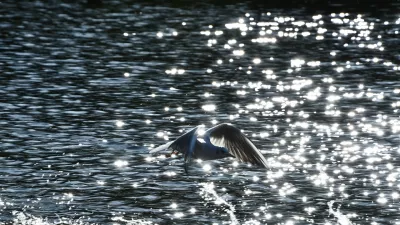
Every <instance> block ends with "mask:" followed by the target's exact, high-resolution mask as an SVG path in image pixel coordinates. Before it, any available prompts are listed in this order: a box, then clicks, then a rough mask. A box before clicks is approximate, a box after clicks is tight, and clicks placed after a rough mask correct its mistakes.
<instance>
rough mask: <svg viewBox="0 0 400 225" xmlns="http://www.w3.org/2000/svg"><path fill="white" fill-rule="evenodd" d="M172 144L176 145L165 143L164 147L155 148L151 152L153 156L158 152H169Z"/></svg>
mask: <svg viewBox="0 0 400 225" xmlns="http://www.w3.org/2000/svg"><path fill="white" fill-rule="evenodd" d="M172 143H174V141H170V142H167V143H165V144H163V145H160V146H158V147H157V148H153V149H151V150H150V153H151V154H153V153H156V152H160V151H163V150H167V149H168V148H169V146H171V144H172Z"/></svg>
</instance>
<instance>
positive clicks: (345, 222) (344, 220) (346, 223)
mask: <svg viewBox="0 0 400 225" xmlns="http://www.w3.org/2000/svg"><path fill="white" fill-rule="evenodd" d="M333 203H335V201H330V202H328V206H329V214H332V215H333V216H335V217H336V218H337V222H338V224H339V225H352V223H351V221H350V219H349V218H348V217H347V216H346V215H344V214H343V213H341V212H340V211H339V208H337V210H336V211H335V210H333V208H332V206H333Z"/></svg>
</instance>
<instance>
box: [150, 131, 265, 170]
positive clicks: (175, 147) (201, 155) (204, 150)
mask: <svg viewBox="0 0 400 225" xmlns="http://www.w3.org/2000/svg"><path fill="white" fill-rule="evenodd" d="M198 128H199V127H195V128H193V129H191V130H190V131H189V132H187V133H185V134H184V135H182V136H180V137H178V138H177V139H175V140H173V141H170V142H168V143H166V144H163V145H161V146H158V147H156V148H154V149H152V150H150V153H156V152H159V151H163V150H168V149H172V153H171V154H173V153H177V152H180V153H182V154H183V155H184V159H185V171H186V173H187V169H188V168H187V167H188V165H189V164H190V162H191V160H192V159H202V160H213V159H222V158H226V157H235V158H237V159H239V160H240V161H241V162H249V163H251V164H255V165H259V166H261V167H265V168H267V167H268V166H267V160H266V159H265V158H264V156H263V155H262V154H261V152H260V151H259V150H258V149H257V147H256V146H254V144H253V143H252V142H251V141H250V139H248V138H247V137H246V136H245V135H244V134H243V133H242V132H241V131H240V130H239V129H238V128H236V127H234V126H233V125H230V124H227V123H222V124H219V125H217V126H215V127H212V128H210V129H208V130H206V131H205V132H204V133H203V134H200V132H198Z"/></svg>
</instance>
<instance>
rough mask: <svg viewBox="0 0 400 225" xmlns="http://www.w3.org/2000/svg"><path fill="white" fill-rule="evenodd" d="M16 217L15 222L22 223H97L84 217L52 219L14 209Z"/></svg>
mask: <svg viewBox="0 0 400 225" xmlns="http://www.w3.org/2000/svg"><path fill="white" fill-rule="evenodd" d="M12 214H13V216H14V219H13V224H21V225H54V224H71V225H95V223H88V222H84V221H83V219H82V218H79V219H68V218H60V217H59V218H58V220H55V221H50V220H48V219H47V218H42V217H36V216H34V215H31V214H29V213H24V212H19V211H13V212H12Z"/></svg>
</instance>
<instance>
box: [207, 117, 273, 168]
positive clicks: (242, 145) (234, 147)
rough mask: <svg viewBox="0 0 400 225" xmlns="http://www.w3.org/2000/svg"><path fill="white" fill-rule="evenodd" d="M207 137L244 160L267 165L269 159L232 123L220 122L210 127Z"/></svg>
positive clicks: (214, 143)
mask: <svg viewBox="0 0 400 225" xmlns="http://www.w3.org/2000/svg"><path fill="white" fill-rule="evenodd" d="M204 136H205V139H206V138H208V137H209V138H210V142H211V143H212V144H213V145H216V146H220V147H225V148H226V149H228V151H229V152H230V153H231V154H232V155H234V156H235V157H236V158H238V159H239V160H240V161H242V162H249V163H252V164H256V165H260V166H263V167H266V168H267V167H268V166H267V160H266V159H265V158H264V156H263V155H262V154H261V152H260V151H259V150H258V149H257V147H256V146H255V145H254V144H253V142H251V141H250V139H248V138H247V137H246V136H245V135H244V134H243V133H242V132H241V131H240V130H239V129H237V128H236V127H234V126H232V125H230V124H226V123H223V124H219V125H217V126H215V127H212V128H210V129H208V130H207V131H206V132H205V134H204Z"/></svg>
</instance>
